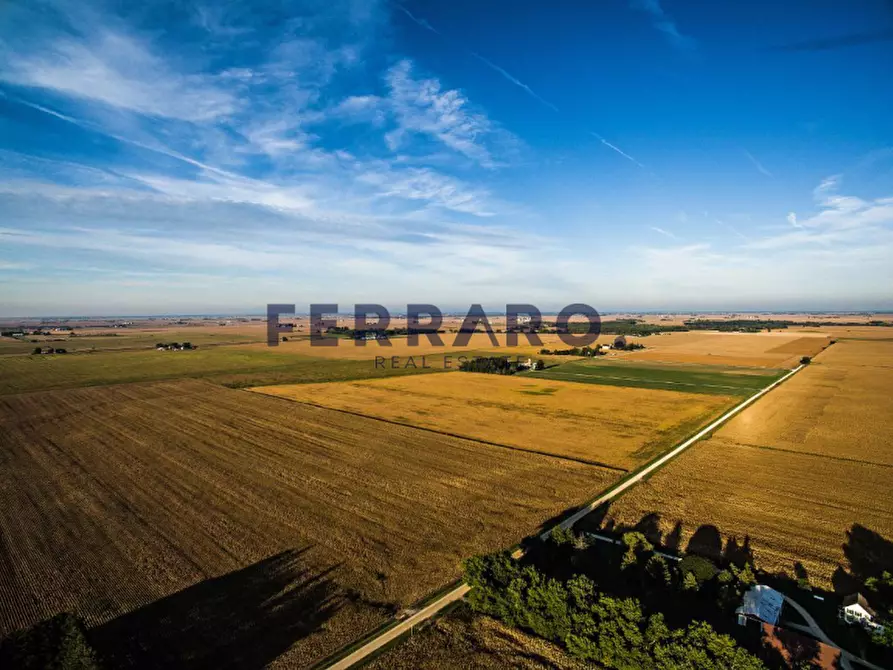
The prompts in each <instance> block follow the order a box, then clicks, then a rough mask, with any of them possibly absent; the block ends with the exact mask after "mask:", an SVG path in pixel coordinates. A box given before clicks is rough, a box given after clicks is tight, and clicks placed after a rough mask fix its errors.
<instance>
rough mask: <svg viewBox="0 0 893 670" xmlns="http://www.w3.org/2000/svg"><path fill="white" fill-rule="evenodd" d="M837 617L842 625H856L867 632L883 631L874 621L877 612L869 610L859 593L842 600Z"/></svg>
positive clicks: (866, 602)
mask: <svg viewBox="0 0 893 670" xmlns="http://www.w3.org/2000/svg"><path fill="white" fill-rule="evenodd" d="M838 617H839V618H840V620H841V621H843V622H844V623H848V624H858V625H860V626H862V627H863V628H864V629H866V630H868V631H878V630H880V629H883V626H881V625H880V624H879V623H877V622H876V621H875V618H876V617H877V612H875V611H874V610H873V609H872V608H871V606H870V605H869V604H868V600H867V599H866V598H865V596H863V595H862V594H861V593H853V594H851V595H848V596H847V597H846V598H844V599H843V602H842V603H841V604H840V611H839V612H838Z"/></svg>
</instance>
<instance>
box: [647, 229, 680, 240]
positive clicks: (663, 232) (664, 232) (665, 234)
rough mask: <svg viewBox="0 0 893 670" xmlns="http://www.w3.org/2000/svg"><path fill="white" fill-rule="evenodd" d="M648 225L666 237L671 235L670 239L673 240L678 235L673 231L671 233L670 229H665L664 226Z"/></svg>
mask: <svg viewBox="0 0 893 670" xmlns="http://www.w3.org/2000/svg"><path fill="white" fill-rule="evenodd" d="M648 227H649V228H650V229H651V230H653V231H654V232H656V233H660V234H661V235H663V236H664V237H669V238H670V239H673V240H675V239H676V236H675V235H674V234H673V233H671V232H670V231H669V230H664V229H663V228H658V227H657V226H648Z"/></svg>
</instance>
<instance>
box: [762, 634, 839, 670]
mask: <svg viewBox="0 0 893 670" xmlns="http://www.w3.org/2000/svg"><path fill="white" fill-rule="evenodd" d="M762 632H763V638H762V644H763V652H762V653H761V654H760V655H761V656H762V658H763V660H764V661H767V662H768V664H769V667H777V668H800V667H829V666H828V665H827V664H822V660H823V659H822V656H823V654H824V653H827V651H830V648H829V649H828V650H823V649H822V645H820V644H819V642H818V640H814V639H813V638H811V637H809V636H807V635H802V634H800V633H797V632H795V631H791V630H787V629H785V628H779V627H776V626H768V625H765V626H762ZM832 655H833V654H832Z"/></svg>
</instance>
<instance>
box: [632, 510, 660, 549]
mask: <svg viewBox="0 0 893 670" xmlns="http://www.w3.org/2000/svg"><path fill="white" fill-rule="evenodd" d="M634 529H635V530H636V531H638V532H640V533H642V535H644V536H645V537H647V538H648V541H649V542H651V543H652V544H653V545H654V546H656V547H660V546H662V545H663V542H662V540H663V533H662V532H661V530H660V514H658V513H657V512H651V513H649V514H646V515H645V516H643V517H642V518H641V519H639V521H638V523H636V525H635V526H634Z"/></svg>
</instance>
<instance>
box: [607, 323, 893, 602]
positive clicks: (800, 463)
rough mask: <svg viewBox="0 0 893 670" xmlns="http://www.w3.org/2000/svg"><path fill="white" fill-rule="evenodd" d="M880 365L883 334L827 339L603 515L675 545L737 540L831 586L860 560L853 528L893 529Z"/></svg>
mask: <svg viewBox="0 0 893 670" xmlns="http://www.w3.org/2000/svg"><path fill="white" fill-rule="evenodd" d="M891 370H893V343H888V342H879V341H874V342H868V341H865V342H861V341H844V342H839V343H837V344H835V345H834V346H833V347H831V348H830V349H828V350H827V351H825V352H823V353H822V354H821V355H819V356H818V357H817V359H816V360H815V362H814V363H813V364H812V365H810V366H808V367H807V368H806V369H804V370H803V371H801V372H800V373H798V374H797V375H795V376H794V377H793V378H792V379H790V380H788V381H787V382H785V383H784V384H783V385H782V386H781V387H779V388H778V389H776V390H774V391H773V392H772V393H771V394H769V395H767V396H766V397H765V398H763V399H761V400H759V401H757V402H756V403H755V404H754V405H752V406H751V407H749V408H747V409H746V410H744V411H743V412H742V413H741V414H739V415H738V416H736V417H735V418H734V419H732V420H731V421H730V422H729V423H728V424H726V425H725V426H724V427H722V428H720V429H719V430H718V431H717V432H716V434H715V435H714V436H713V437H712V438H710V439H709V440H706V441H705V442H703V443H700V444H697V445H695V446H694V447H692V448H691V449H690V450H689V451H687V452H686V453H685V454H683V455H682V456H681V457H680V458H679V459H678V460H676V461H674V462H672V463H671V464H670V465H668V466H667V467H666V468H664V469H663V470H661V471H660V472H659V473H657V474H656V475H655V476H653V477H652V478H650V479H649V480H648V481H647V482H644V483H642V484H640V485H639V486H637V487H634V488H633V489H631V490H630V492H629V493H627V494H625V495H624V496H622V497H621V498H620V499H618V500H617V501H615V502H614V503H613V504H612V505H611V507H610V508H609V510H608V515H607V520H606V523H608V524H610V523H614V524H617V525H620V526H630V525H634V524H637V523H639V524H640V525H642V526H643V527H646V528H651V529H652V530H653V531H659V532H660V533H662V534H663V536H664V538H665V539H666V538H667V537H673V542H674V543H677V542H678V543H679V544H681V546H682V547H683V548H684V547H685V546H686V544H687V543H688V542H689V540H690V539H691V538H692V536H693V535H695V534H697V537H695V539H694V543H695V545H697V548H698V549H699V550H702V551H706V552H707V553H716V552H718V551H720V550H725V548H726V547H725V545H726V544H727V543H728V542H729V540H730V539H733V540H735V542H736V543H737V544H738V545H740V544H741V543H742V542H744V540H745V538H747V543H748V546H749V549H750V550H752V551H753V554H754V556H755V559H756V562H757V565H758V566H759V567H761V568H763V569H766V570H770V571H783V572H785V573H787V574H788V575H794V574H795V572H797V571H798V570H799V571H800V573H801V574H802V572H803V570H805V572H806V574H807V575H808V577H809V579H810V580H811V581H812V583H813V584H816V585H819V586H822V587H826V588H828V587H832V586H834V585H835V584H838V585H839V584H841V583H842V582H841V578H842V576H843V575H845V574H846V573H848V572H852V571H853V570H854V567H856V569H858V565H857V564H858V563H859V562H860V561H863V560H864V558H865V557H864V556H861V555H859V551H860V550H859V549H858V548H856V547H854V545H853V542H852V541H851V538H852V536H853V535H855V536H860V537H874V536H873V535H872V533H876V534H878V535H880V536H881V537H885V538H887V540H889V539H891V538H893V499H891V497H890V489H891V482H893V447H891V443H890V429H891V422H893V400H891V398H893V376H891ZM733 546H734V545H733ZM891 546H893V545H891ZM888 551H889V550H888ZM796 563H801V564H802V567H800V568H797V569H795V564H796Z"/></svg>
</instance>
